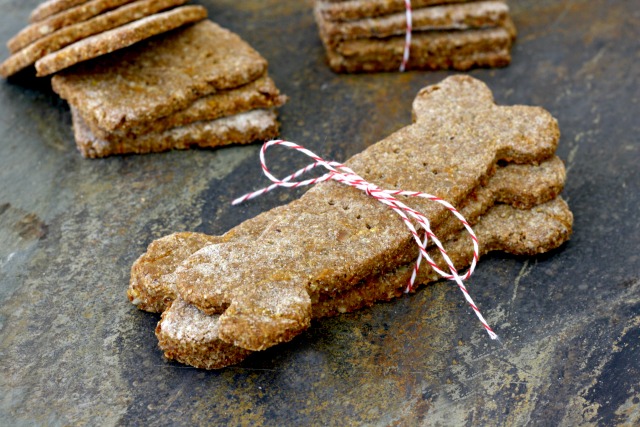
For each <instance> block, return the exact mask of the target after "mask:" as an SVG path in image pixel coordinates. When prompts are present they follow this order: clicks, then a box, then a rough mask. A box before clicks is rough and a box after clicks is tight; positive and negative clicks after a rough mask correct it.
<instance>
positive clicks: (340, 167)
mask: <svg viewBox="0 0 640 427" xmlns="http://www.w3.org/2000/svg"><path fill="white" fill-rule="evenodd" d="M274 145H279V146H283V147H288V148H290V149H293V150H297V151H299V152H301V153H303V154H306V155H307V156H309V157H311V158H312V159H313V160H314V163H311V164H309V165H307V166H306V167H304V168H302V169H300V170H298V171H296V172H295V173H293V174H291V175H289V176H287V177H285V178H283V179H278V178H276V177H275V176H274V175H272V174H271V172H270V171H269V168H268V167H267V164H266V160H265V153H266V151H267V149H268V148H269V147H271V146H274ZM260 163H261V165H262V171H263V173H264V174H265V176H266V177H267V178H269V179H270V180H271V181H272V182H273V184H271V185H270V186H268V187H265V188H263V189H261V190H258V191H254V192H252V193H248V194H246V195H244V196H242V197H239V198H237V199H235V200H234V201H233V202H232V204H233V205H237V204H240V203H243V202H245V201H247V200H250V199H253V198H256V197H258V196H261V195H263V194H264V193H267V192H269V191H271V190H273V189H275V188H277V187H287V188H297V187H303V186H308V185H314V184H317V183H320V182H324V181H329V180H333V181H337V182H341V183H343V184H345V185H349V186H351V187H354V188H357V189H359V190H361V191H363V192H364V193H365V194H367V196H370V197H372V198H374V199H376V200H378V201H379V202H380V203H382V204H384V205H386V206H388V207H389V208H390V209H392V210H393V211H394V212H395V213H397V214H398V215H399V216H400V218H401V219H402V220H403V221H404V223H405V225H406V227H407V228H408V229H409V231H410V232H411V235H412V236H413V239H414V240H415V242H416V244H417V246H418V248H419V250H420V252H419V255H418V259H417V260H416V264H415V266H414V269H413V273H412V274H411V279H410V280H409V284H408V285H407V287H406V289H405V292H406V293H408V292H411V291H412V290H413V288H414V284H415V280H416V277H417V274H418V270H419V268H420V264H421V262H422V259H423V258H424V259H425V262H427V264H429V266H430V267H431V268H432V269H433V270H434V271H435V272H436V273H438V274H439V275H440V276H441V277H443V278H445V279H448V280H453V281H455V282H456V284H457V285H458V288H459V289H460V291H462V294H463V295H464V298H465V299H466V301H467V303H468V304H469V306H470V307H471V308H472V309H473V311H474V313H475V314H476V316H477V317H478V319H479V320H480V323H481V324H482V326H483V327H484V329H485V330H486V331H487V333H488V334H489V336H490V337H491V339H494V340H495V339H497V338H498V336H497V335H496V333H495V332H493V330H492V329H491V327H489V325H488V323H487V322H486V320H485V319H484V317H483V316H482V313H481V312H480V309H478V307H477V306H476V304H475V303H474V302H473V299H472V298H471V296H470V295H469V292H468V290H467V288H466V286H465V285H464V283H463V281H464V280H467V279H468V278H469V277H471V275H472V274H473V271H474V270H475V267H476V265H477V262H478V259H479V249H478V239H477V237H476V235H475V233H474V232H473V230H472V229H471V226H470V225H469V223H468V222H467V221H466V220H465V219H464V217H463V216H462V214H460V212H458V210H457V209H456V208H454V207H453V206H452V205H451V204H450V203H449V202H447V201H445V200H443V199H441V198H439V197H437V196H433V195H431V194H427V193H422V192H419V191H405V190H385V189H382V188H380V187H378V186H377V185H375V184H373V183H370V182H367V181H366V180H365V179H364V178H362V177H361V176H359V175H358V174H357V173H355V172H354V171H353V170H351V169H350V168H349V167H347V166H345V165H344V164H342V163H338V162H334V161H327V160H324V159H323V158H321V157H320V156H318V155H317V154H315V153H313V152H312V151H309V150H307V149H306V148H304V147H303V146H301V145H298V144H295V143H293V142H289V141H283V140H273V141H268V142H266V143H265V144H264V145H263V146H262V149H261V150H260ZM319 166H322V167H324V168H325V169H327V170H328V171H329V172H327V173H326V174H324V175H322V176H320V177H317V178H311V179H307V180H304V181H294V179H296V178H298V177H299V176H301V175H303V174H305V173H307V172H309V171H310V170H312V169H314V168H316V167H319ZM396 196H406V197H421V198H425V199H427V200H431V201H433V202H436V203H439V204H441V205H443V206H444V207H445V208H447V209H448V210H449V211H450V212H451V213H452V214H454V215H455V216H456V217H457V218H458V220H459V221H460V222H461V224H462V225H463V226H464V227H465V228H466V230H467V232H468V233H469V236H470V237H471V241H472V244H473V259H472V261H471V266H470V267H469V270H468V271H467V273H465V274H464V275H462V276H461V275H459V274H458V271H457V269H456V268H455V266H454V265H453V262H452V261H451V259H450V258H449V256H448V255H447V251H446V250H445V249H444V247H443V246H442V243H441V242H440V240H439V239H438V238H437V237H436V235H435V234H433V232H432V231H431V228H430V223H429V219H428V218H427V217H425V216H424V215H423V214H421V213H420V212H418V211H416V210H414V209H412V208H411V207H409V206H407V205H406V204H404V203H403V202H402V201H400V200H398V199H397V197H396ZM412 220H413V221H415V222H417V223H418V225H419V226H420V228H422V229H423V230H424V240H421V238H420V235H419V233H418V231H417V230H416V227H415V226H414V224H413V222H412ZM429 240H431V241H432V242H433V244H434V245H435V246H436V247H437V248H438V250H439V251H440V253H441V254H442V258H443V259H444V261H445V263H446V264H447V267H448V269H449V272H445V271H443V270H441V269H440V267H439V266H438V265H437V264H436V263H435V261H434V260H433V259H432V258H431V257H430V256H429V254H428V253H427V243H428V242H429Z"/></svg>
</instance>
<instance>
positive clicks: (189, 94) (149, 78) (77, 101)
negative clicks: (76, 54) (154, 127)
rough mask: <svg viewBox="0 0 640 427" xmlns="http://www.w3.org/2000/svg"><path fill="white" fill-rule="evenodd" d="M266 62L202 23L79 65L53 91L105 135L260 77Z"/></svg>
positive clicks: (213, 26)
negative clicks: (103, 131) (105, 132)
mask: <svg viewBox="0 0 640 427" xmlns="http://www.w3.org/2000/svg"><path fill="white" fill-rule="evenodd" d="M266 70H267V61H266V60H265V59H264V58H263V57H262V56H261V55H260V54H259V53H258V52H256V51H255V50H254V49H253V48H252V47H251V46H249V45H248V44H247V43H246V42H244V41H243V40H242V39H241V38H240V37H238V36H237V35H236V34H234V33H232V32H230V31H228V30H225V29H223V28H221V27H220V26H218V25H216V24H214V23H213V22H211V21H208V20H205V21H201V22H199V23H197V24H195V25H193V26H189V27H185V28H181V29H178V30H176V31H173V32H171V33H168V34H165V35H163V36H162V37H156V38H153V39H150V40H147V41H144V42H141V43H138V44H136V45H134V46H131V47H130V48H128V49H124V50H121V51H117V52H113V53H111V54H109V55H106V56H105V57H102V58H97V59H95V60H92V61H88V62H85V63H82V64H78V65H77V66H75V67H74V68H73V69H71V70H65V71H63V72H61V73H59V74H57V75H55V76H54V77H53V78H52V85H53V89H54V90H55V91H56V92H57V93H58V94H59V95H60V96H61V97H62V98H64V99H66V100H67V101H68V102H69V104H71V105H72V106H73V107H74V108H76V109H78V110H79V111H80V112H81V114H82V115H83V116H84V117H90V118H91V121H92V122H95V123H96V124H97V125H98V126H99V127H100V128H102V129H104V130H106V131H114V130H124V129H131V128H133V127H135V126H139V125H140V124H142V123H145V122H150V121H153V120H156V119H158V118H160V117H164V116H167V115H169V114H172V113H174V112H176V111H180V110H184V109H185V108H187V107H188V106H189V105H190V104H192V103H193V102H194V101H195V100H196V99H198V98H201V97H203V96H205V95H209V94H211V93H214V92H218V91H221V90H226V89H231V88H236V87H239V86H242V85H244V84H247V83H249V82H251V81H253V80H255V79H257V78H258V77H260V76H262V75H263V74H264V73H265V72H266Z"/></svg>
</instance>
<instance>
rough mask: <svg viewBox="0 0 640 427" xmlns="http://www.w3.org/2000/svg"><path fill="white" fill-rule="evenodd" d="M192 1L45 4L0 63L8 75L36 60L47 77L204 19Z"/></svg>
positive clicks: (62, 1) (102, 0) (58, 0)
mask: <svg viewBox="0 0 640 427" xmlns="http://www.w3.org/2000/svg"><path fill="white" fill-rule="evenodd" d="M186 2H187V0H136V1H132V0H89V1H69V0H66V1H65V0H53V1H49V2H46V3H43V4H41V5H40V6H39V7H38V8H36V9H35V10H34V11H33V13H32V15H31V23H30V25H28V26H27V27H25V28H24V29H23V30H22V31H20V32H19V33H18V34H17V35H16V36H14V37H13V38H12V39H11V40H9V42H8V43H7V47H8V48H9V51H10V52H11V56H10V57H9V58H8V59H7V60H5V61H4V62H3V63H2V64H1V65H0V74H1V75H2V76H4V77H9V76H11V75H13V74H16V73H18V72H19V71H21V70H23V69H26V68H29V67H31V66H32V65H34V64H35V67H36V71H37V75H38V76H46V75H49V74H53V73H55V72H57V71H60V70H62V69H65V68H67V67H70V66H71V65H74V64H77V63H79V62H82V61H86V60H89V59H92V58H95V57H98V56H101V55H104V54H107V53H109V52H113V51H115V50H118V49H122V48H125V47H127V46H130V45H132V44H135V43H138V42H140V41H142V40H145V39H147V38H150V37H153V36H156V35H158V34H161V33H164V32H167V31H170V30H173V29H176V28H178V27H181V26H183V25H186V24H190V23H193V22H197V21H200V20H202V19H204V18H206V16H207V12H206V9H204V8H203V7H201V6H184V3H186Z"/></svg>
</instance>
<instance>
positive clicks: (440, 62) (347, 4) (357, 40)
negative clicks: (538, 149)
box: [314, 0, 516, 73]
mask: <svg viewBox="0 0 640 427" xmlns="http://www.w3.org/2000/svg"><path fill="white" fill-rule="evenodd" d="M411 5H412V10H413V12H412V20H411V23H412V31H411V43H410V49H409V58H408V61H407V63H406V67H405V68H406V69H427V70H436V69H454V70H468V69H470V68H473V67H502V66H506V65H508V64H509V63H510V61H511V46H512V44H513V41H514V39H515V35H516V30H515V26H514V25H513V22H512V20H511V18H510V15H509V7H508V6H507V4H506V3H505V2H504V0H498V1H479V0H414V1H412V2H411ZM314 12H315V18H316V22H317V24H318V28H319V32H320V38H321V39H322V43H323V44H324V46H325V49H326V52H327V59H328V63H329V66H330V67H331V69H333V70H334V71H336V72H346V73H355V72H376V71H398V70H399V69H400V67H401V65H402V63H403V56H404V51H405V41H406V39H405V36H406V33H407V15H406V5H405V2H404V0H316V1H315V8H314Z"/></svg>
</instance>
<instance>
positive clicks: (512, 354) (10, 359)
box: [0, 0, 640, 426]
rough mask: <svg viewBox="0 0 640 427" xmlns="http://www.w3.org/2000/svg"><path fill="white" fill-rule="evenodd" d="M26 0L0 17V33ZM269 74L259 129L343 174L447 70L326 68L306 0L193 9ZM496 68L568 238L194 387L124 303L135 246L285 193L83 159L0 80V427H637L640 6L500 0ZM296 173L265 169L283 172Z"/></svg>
mask: <svg viewBox="0 0 640 427" xmlns="http://www.w3.org/2000/svg"><path fill="white" fill-rule="evenodd" d="M36 3H37V2H36V1H34V0H29V1H26V0H25V1H20V2H15V1H9V0H0V11H1V13H0V23H1V24H0V40H2V41H6V40H8V39H9V38H10V37H11V36H12V35H13V34H15V33H16V32H17V31H18V30H19V29H21V28H22V27H23V26H24V25H25V22H26V19H27V16H28V13H29V11H30V10H31V9H32V8H33V7H34V6H35V5H36ZM199 3H202V4H204V5H206V6H207V8H208V9H209V12H210V17H211V19H212V20H214V21H216V22H218V23H220V24H222V25H223V26H226V27H228V28H230V29H232V30H234V31H236V32H237V33H239V34H240V35H241V36H242V37H243V38H245V39H246V40H247V41H248V42H249V43H251V44H252V45H253V46H254V47H255V48H257V49H258V50H259V51H260V52H261V53H262V54H263V55H264V56H265V57H266V58H267V59H268V60H269V62H270V69H271V73H272V75H273V77H274V79H275V80H276V82H277V84H278V86H279V87H280V88H281V90H282V91H283V92H284V93H286V94H287V95H289V97H290V101H289V103H288V104H287V105H286V106H285V107H283V108H282V110H281V121H282V136H283V137H285V138H287V139H289V140H293V141H296V142H300V143H303V144H304V145H306V146H307V147H309V148H311V149H313V150H314V151H316V152H318V153H322V154H323V155H325V157H327V158H333V159H337V160H343V159H346V158H347V157H349V156H351V155H353V154H355V153H357V152H359V151H361V150H362V149H363V148H364V147H366V146H368V145H370V144H372V143H374V142H376V141H378V140H380V139H382V138H383V137H384V136H386V135H388V134H389V133H391V132H392V131H394V130H396V129H398V128H400V127H402V126H404V125H406V124H408V123H409V122H410V105H411V101H412V99H413V97H414V96H415V94H416V92H417V91H418V90H419V89H420V88H421V87H423V86H426V85H427V84H431V83H435V82H438V81H440V80H441V79H443V78H444V77H446V76H447V75H449V74H450V73H447V72H410V73H406V74H399V73H390V74H378V75H336V74H333V73H332V72H331V71H330V70H329V69H328V68H327V67H326V65H325V63H324V57H323V55H324V52H323V49H322V46H321V45H320V42H319V40H318V37H317V33H316V27H315V23H314V21H313V18H312V14H311V9H310V4H309V2H308V1H293V0H280V1H275V0H239V1H227V0H218V1H213V0H211V1H201V2H199ZM511 7H512V12H513V17H514V20H515V22H516V24H517V27H518V30H519V37H518V41H517V44H516V46H515V49H514V52H513V53H514V56H513V63H512V65H511V66H510V67H508V68H505V69H499V70H475V71H472V72H471V73H469V74H471V75H472V76H474V77H477V78H479V79H481V80H483V81H485V82H486V83H487V84H488V85H489V86H490V87H491V88H492V89H493V91H494V93H495V96H496V99H497V101H498V102H499V103H502V104H518V103H521V104H528V105H539V106H542V107H544V108H546V109H548V110H549V111H551V113H552V114H553V115H554V116H555V117H556V118H557V119H558V121H559V123H560V127H561V130H562V140H561V144H560V147H559V150H558V154H559V155H560V156H561V157H562V158H563V159H564V160H565V162H566V165H567V169H568V177H567V185H566V189H565V192H564V197H565V198H566V199H567V200H568V202H569V204H570V206H571V208H572V210H573V212H574V214H575V232H574V235H573V238H572V240H571V241H570V242H569V243H568V244H566V245H565V246H563V247H562V248H560V249H559V250H556V251H554V252H553V253H550V254H546V255H544V256H539V257H535V258H530V259H521V258H516V257H511V256H506V255H502V254H496V255H492V256H488V257H487V258H485V259H484V260H483V261H482V262H481V264H480V266H479V268H478V270H477V273H476V274H475V276H474V277H473V278H472V280H471V282H470V287H471V291H472V294H473V296H474V297H475V299H476V302H477V303H478V304H479V305H480V306H481V307H482V309H483V310H484V313H485V315H486V316H487V318H488V320H489V321H490V323H491V324H492V325H494V326H495V328H496V330H497V331H498V333H499V334H500V336H501V338H502V343H503V345H498V344H495V343H493V342H491V341H490V340H489V339H488V338H487V336H486V335H485V334H484V332H483V331H482V330H481V328H480V327H479V326H478V323H477V321H476V320H475V317H474V316H473V314H472V312H471V311H470V310H469V309H468V307H467V306H466V305H465V304H464V303H463V300H462V298H461V296H460V294H459V292H458V290H457V289H455V287H454V286H451V284H450V283H440V284H437V285H435V286H431V287H429V288H428V289H424V290H422V291H420V292H418V293H417V294H416V295H414V296H411V297H407V298H401V299H399V300H397V301H394V302H392V303H387V304H380V305H377V306H376V307H374V308H372V309H369V310H363V311H361V312H358V313H354V314H349V315H345V316H341V317H339V318H335V319H330V320H325V321H322V322H317V323H316V324H314V325H313V327H312V328H311V329H310V330H309V331H307V332H306V333H304V334H303V335H302V336H300V337H298V338H297V339H295V340H294V341H293V342H291V343H288V344H285V345H281V346H278V347H277V348H272V349H270V350H268V351H265V352H263V353H260V354H256V355H254V356H252V357H250V358H249V359H248V360H246V361H245V362H244V363H242V364H241V365H239V366H235V367H231V368H228V369H224V370H221V371H213V372H206V371H201V370H196V369H192V368H189V367H185V366H182V365H179V364H176V363H169V362H167V361H165V360H164V359H163V356H162V354H161V352H160V351H159V350H158V348H157V343H156V339H155V336H154V334H153V329H154V327H155V324H156V322H157V320H158V316H154V315H150V314H147V313H143V312H139V311H137V310H136V309H135V308H134V307H133V306H132V305H130V304H129V303H128V301H127V299H126V297H125V290H126V288H127V284H128V277H129V268H130V266H131V264H132V263H133V261H134V260H135V259H136V257H137V256H138V255H139V254H141V253H142V252H143V251H144V250H145V247H146V245H147V244H148V243H149V242H150V241H151V240H153V239H154V238H157V237H160V236H163V235H165V234H168V233H171V232H174V231H179V230H199V231H204V232H208V233H223V232H224V231H226V230H228V229H229V228H230V227H232V226H234V225H235V224H237V223H238V222H240V221H242V220H244V219H246V218H249V217H251V216H253V215H255V214H257V213H258V212H261V211H263V210H265V209H268V208H271V207H273V206H275V205H278V204H281V203H283V202H286V201H288V200H291V199H292V198H293V197H296V193H295V192H293V193H290V192H289V193H288V192H286V191H279V192H277V193H273V194H271V195H270V196H267V197H263V198H261V199H259V200H258V201H256V202H253V203H248V204H245V205H243V206H241V207H231V206H230V205H229V202H230V200H231V199H232V198H234V197H235V196H238V195H240V194H242V193H244V192H246V191H248V190H251V189H255V188H258V187H259V186H261V185H262V184H264V182H265V180H264V179H263V178H262V177H261V175H260V171H259V167H258V157H257V154H258V150H259V146H258V145H253V146H245V147H231V148H224V149H218V150H195V151H188V152H172V153H165V154H159V155H146V156H128V157H114V158H109V159H105V160H86V159H84V158H82V157H81V156H80V155H79V154H78V153H77V151H76V149H75V147H74V143H73V139H72V133H71V129H70V115H69V110H68V108H67V106H66V105H65V103H64V102H63V101H61V100H60V99H58V98H57V97H56V96H55V94H53V93H52V92H51V90H50V88H49V81H48V80H46V79H45V80H41V81H38V82H36V83H34V82H33V80H30V79H25V78H22V79H17V80H16V79H13V80H12V81H10V82H6V81H2V82H0V424H1V425H77V424H92V425H147V424H149V425H194V424H196V425H197V424H205V425H239V424H244V425H308V424H314V425H341V426H342V425H362V424H366V425H403V426H404V425H420V424H425V425H525V424H534V425H537V424H543V425H577V424H584V425H603V426H604V425H613V424H624V423H626V424H627V425H638V424H639V423H640V403H639V400H640V386H639V385H638V384H639V383H640V366H639V365H640V362H639V361H640V341H639V338H640V298H639V290H640V258H639V255H638V247H639V246H640V232H639V226H638V219H637V215H638V205H639V196H640V191H639V189H640V176H639V168H638V165H639V164H640V153H639V150H640V148H639V145H638V134H639V133H640V125H639V123H640V120H639V119H638V117H639V114H638V113H639V108H638V100H639V97H640V90H639V87H640V85H639V84H638V80H639V77H640V66H639V64H640V50H639V46H640V44H639V43H638V28H640V8H639V7H638V2H637V1H632V0H575V1H569V0H563V1H551V0H529V1H527V0H520V1H512V2H511ZM0 55H1V57H2V58H5V57H6V56H7V51H6V49H5V48H4V47H3V48H2V49H1V50H0ZM303 164H304V160H303V159H301V158H300V157H297V156H294V155H293V154H289V153H284V154H282V161H281V162H280V163H279V164H278V165H274V170H275V172H276V173H279V174H284V173H286V172H289V171H291V170H293V169H294V167H299V166H302V165H303Z"/></svg>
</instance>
